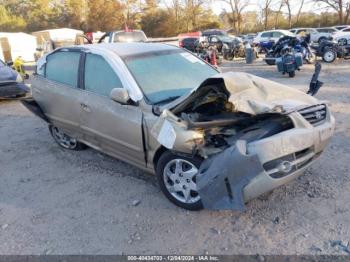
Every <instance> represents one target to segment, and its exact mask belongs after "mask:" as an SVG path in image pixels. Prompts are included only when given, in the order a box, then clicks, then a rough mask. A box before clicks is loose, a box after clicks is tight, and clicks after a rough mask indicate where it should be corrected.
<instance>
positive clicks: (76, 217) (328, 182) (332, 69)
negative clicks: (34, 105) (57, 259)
mask: <svg viewBox="0 0 350 262" xmlns="http://www.w3.org/2000/svg"><path fill="white" fill-rule="evenodd" d="M323 65H324V64H323ZM312 69H313V67H312V66H304V67H303V69H302V71H301V72H297V76H296V78H295V79H289V78H288V77H286V76H282V75H280V74H278V73H277V72H275V70H276V69H275V67H269V66H267V65H264V64H262V63H258V64H256V65H245V64H244V63H243V62H230V63H226V64H224V65H223V71H228V70H233V71H246V72H251V73H253V74H257V75H259V76H263V77H267V78H270V79H273V80H276V81H278V82H281V83H285V84H288V85H291V86H293V87H295V88H298V89H302V90H306V89H307V85H308V83H309V80H310V78H311V74H312ZM321 80H322V81H324V82H325V86H324V87H323V88H322V89H321V91H320V92H319V94H318V95H317V96H318V98H320V99H325V100H329V101H330V102H331V104H332V105H331V109H332V111H333V113H334V115H335V117H336V121H337V128H336V134H335V136H334V138H333V139H332V142H331V144H330V145H329V147H328V148H327V150H326V151H325V152H324V154H323V156H322V157H321V158H320V160H319V161H318V162H316V163H315V164H314V165H313V166H312V167H311V168H310V169H309V170H308V171H307V172H306V174H305V175H303V176H301V177H300V178H299V179H297V180H296V181H293V182H292V183H290V184H288V185H286V186H283V187H281V188H279V189H277V190H275V191H274V192H273V193H272V194H270V195H266V196H264V197H260V198H259V199H256V200H254V201H251V202H250V203H248V205H247V211H246V212H244V213H238V212H230V211H221V212H211V211H206V210H204V211H201V212H188V211H184V210H182V209H180V208H177V207H175V206H174V205H173V204H171V203H170V202H169V201H168V200H167V199H166V198H165V197H164V196H163V195H162V193H161V192H160V190H159V189H158V187H157V184H156V181H155V178H154V177H153V176H150V175H147V174H145V173H143V172H142V171H140V170H138V169H136V168H134V167H131V166H130V165H127V164H125V163H122V162H120V161H118V160H115V159H112V158H110V157H108V156H105V155H103V154H101V153H98V152H96V151H94V150H92V149H88V150H86V151H82V152H71V151H65V150H63V149H61V148H60V147H59V146H58V145H56V144H55V143H54V141H53V140H52V139H51V137H50V135H49V132H48V129H47V126H46V124H45V123H44V122H42V121H41V120H39V119H38V118H36V117H34V116H33V115H31V114H30V113H29V112H28V111H27V110H26V109H25V108H24V107H23V106H22V105H21V104H20V103H19V102H18V101H12V102H2V103H0V243H1V244H0V254H135V253H137V254H175V253H182V254H204V253H209V254H257V253H259V254H345V255H346V254H347V251H348V248H349V249H350V247H349V246H350V244H349V241H350V206H349V203H350V194H349V192H350V115H349V114H350V104H349V103H350V63H349V62H339V63H337V64H332V65H324V69H323V73H322V75H321ZM135 200H140V201H141V202H140V204H138V205H137V206H134V205H133V202H134V201H135Z"/></svg>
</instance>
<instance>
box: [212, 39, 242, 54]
mask: <svg viewBox="0 0 350 262" xmlns="http://www.w3.org/2000/svg"><path fill="white" fill-rule="evenodd" d="M207 39H208V43H209V45H214V46H215V47H216V49H217V50H218V52H219V53H221V52H222V47H223V45H224V44H227V45H229V44H231V43H232V42H233V41H235V42H237V41H239V40H238V39H239V38H237V37H235V38H233V37H230V36H226V35H224V36H223V35H211V36H208V37H207Z"/></svg>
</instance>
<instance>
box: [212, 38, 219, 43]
mask: <svg viewBox="0 0 350 262" xmlns="http://www.w3.org/2000/svg"><path fill="white" fill-rule="evenodd" d="M211 42H213V43H217V42H219V39H218V38H217V37H215V36H214V37H212V38H211Z"/></svg>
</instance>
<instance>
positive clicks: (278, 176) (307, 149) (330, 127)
mask: <svg viewBox="0 0 350 262" xmlns="http://www.w3.org/2000/svg"><path fill="white" fill-rule="evenodd" d="M316 113H317V114H318V113H319V114H320V115H321V116H322V118H321V117H320V116H319V117H316V118H317V119H318V120H317V119H315V115H317V114H316ZM302 114H303V115H304V116H305V118H304V116H303V115H302ZM289 117H290V118H291V119H292V121H293V124H294V128H292V129H289V130H287V131H283V132H281V133H278V134H276V135H273V136H270V137H267V138H264V139H261V140H256V141H254V142H250V143H248V144H247V142H246V141H245V140H238V141H237V142H236V144H235V145H232V146H231V147H229V148H227V149H225V150H224V151H222V152H221V153H219V154H216V155H214V156H213V157H211V158H208V159H206V160H205V161H204V162H203V163H202V165H201V167H200V170H199V174H198V175H197V190H198V193H199V195H200V197H201V200H202V203H203V206H204V207H205V208H208V209H235V210H243V209H244V202H247V201H249V200H251V199H253V198H255V197H257V196H259V195H261V194H263V193H266V192H268V191H271V190H272V189H274V188H276V187H278V186H281V185H283V184H285V183H287V182H289V181H291V180H293V179H295V178H297V177H298V176H299V175H301V174H302V172H303V171H304V170H305V169H306V168H307V167H308V166H310V165H311V164H312V163H313V162H314V161H315V159H316V158H317V157H318V156H319V155H320V154H321V152H322V151H323V149H324V148H325V146H326V145H327V144H328V142H329V139H330V137H331V136H332V134H333V132H334V126H335V121H334V118H333V117H332V116H331V115H330V112H329V110H328V108H327V107H326V106H325V105H316V106H311V107H309V108H303V109H302V110H301V111H295V112H293V113H290V114H289ZM306 119H308V120H306Z"/></svg>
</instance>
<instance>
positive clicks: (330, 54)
mask: <svg viewBox="0 0 350 262" xmlns="http://www.w3.org/2000/svg"><path fill="white" fill-rule="evenodd" d="M335 59H337V52H336V51H334V50H333V49H327V50H325V51H324V53H323V55H322V60H323V61H324V62H326V63H333V62H334V61H335Z"/></svg>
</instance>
